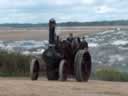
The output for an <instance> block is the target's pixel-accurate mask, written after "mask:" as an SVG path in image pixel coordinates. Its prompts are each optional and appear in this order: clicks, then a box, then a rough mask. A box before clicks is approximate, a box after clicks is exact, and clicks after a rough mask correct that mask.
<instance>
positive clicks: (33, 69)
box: [30, 59, 39, 80]
mask: <svg viewBox="0 0 128 96" xmlns="http://www.w3.org/2000/svg"><path fill="white" fill-rule="evenodd" d="M30 77H31V80H37V79H38V77H39V62H38V60H36V59H32V61H31V64H30Z"/></svg>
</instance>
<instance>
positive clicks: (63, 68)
mask: <svg viewBox="0 0 128 96" xmlns="http://www.w3.org/2000/svg"><path fill="white" fill-rule="evenodd" d="M66 64H67V63H66V60H64V59H62V60H61V61H60V64H59V80H60V81H66V80H67V65H66Z"/></svg>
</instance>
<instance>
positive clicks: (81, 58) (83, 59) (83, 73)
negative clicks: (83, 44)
mask: <svg viewBox="0 0 128 96" xmlns="http://www.w3.org/2000/svg"><path fill="white" fill-rule="evenodd" d="M74 68H75V69H74V70H75V76H76V80H77V81H88V79H89V77H90V74H91V56H90V54H89V52H88V51H86V50H79V51H78V52H77V53H76V56H75V62H74Z"/></svg>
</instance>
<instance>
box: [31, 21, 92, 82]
mask: <svg viewBox="0 0 128 96" xmlns="http://www.w3.org/2000/svg"><path fill="white" fill-rule="evenodd" d="M55 27H56V22H55V20H54V19H51V20H50V21H49V46H48V48H47V49H46V50H45V51H44V53H43V54H42V57H41V59H42V61H43V62H44V63H43V67H45V68H44V69H46V70H45V71H46V75H47V78H48V80H61V81H65V80H66V79H67V77H68V76H69V75H71V76H74V77H75V78H76V80H77V81H88V79H89V77H90V73H91V56H90V53H89V51H88V43H87V42H86V41H85V39H84V38H83V39H81V38H79V37H73V35H72V34H70V36H69V37H68V38H66V39H64V40H60V38H59V36H56V33H55ZM41 63H42V62H40V60H39V59H33V60H32V62H31V67H30V73H31V79H32V80H37V78H38V74H39V69H41Z"/></svg>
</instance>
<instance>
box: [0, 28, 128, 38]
mask: <svg viewBox="0 0 128 96" xmlns="http://www.w3.org/2000/svg"><path fill="white" fill-rule="evenodd" d="M115 28H122V29H128V26H91V27H88V26H85V27H57V28H56V32H57V33H59V34H60V36H61V37H66V36H67V35H68V34H69V33H73V34H74V35H75V36H84V35H88V34H92V33H95V32H103V31H106V30H112V29H115ZM47 39H48V28H6V27H5V28H3V27H2V28H1V27H0V40H47Z"/></svg>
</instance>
